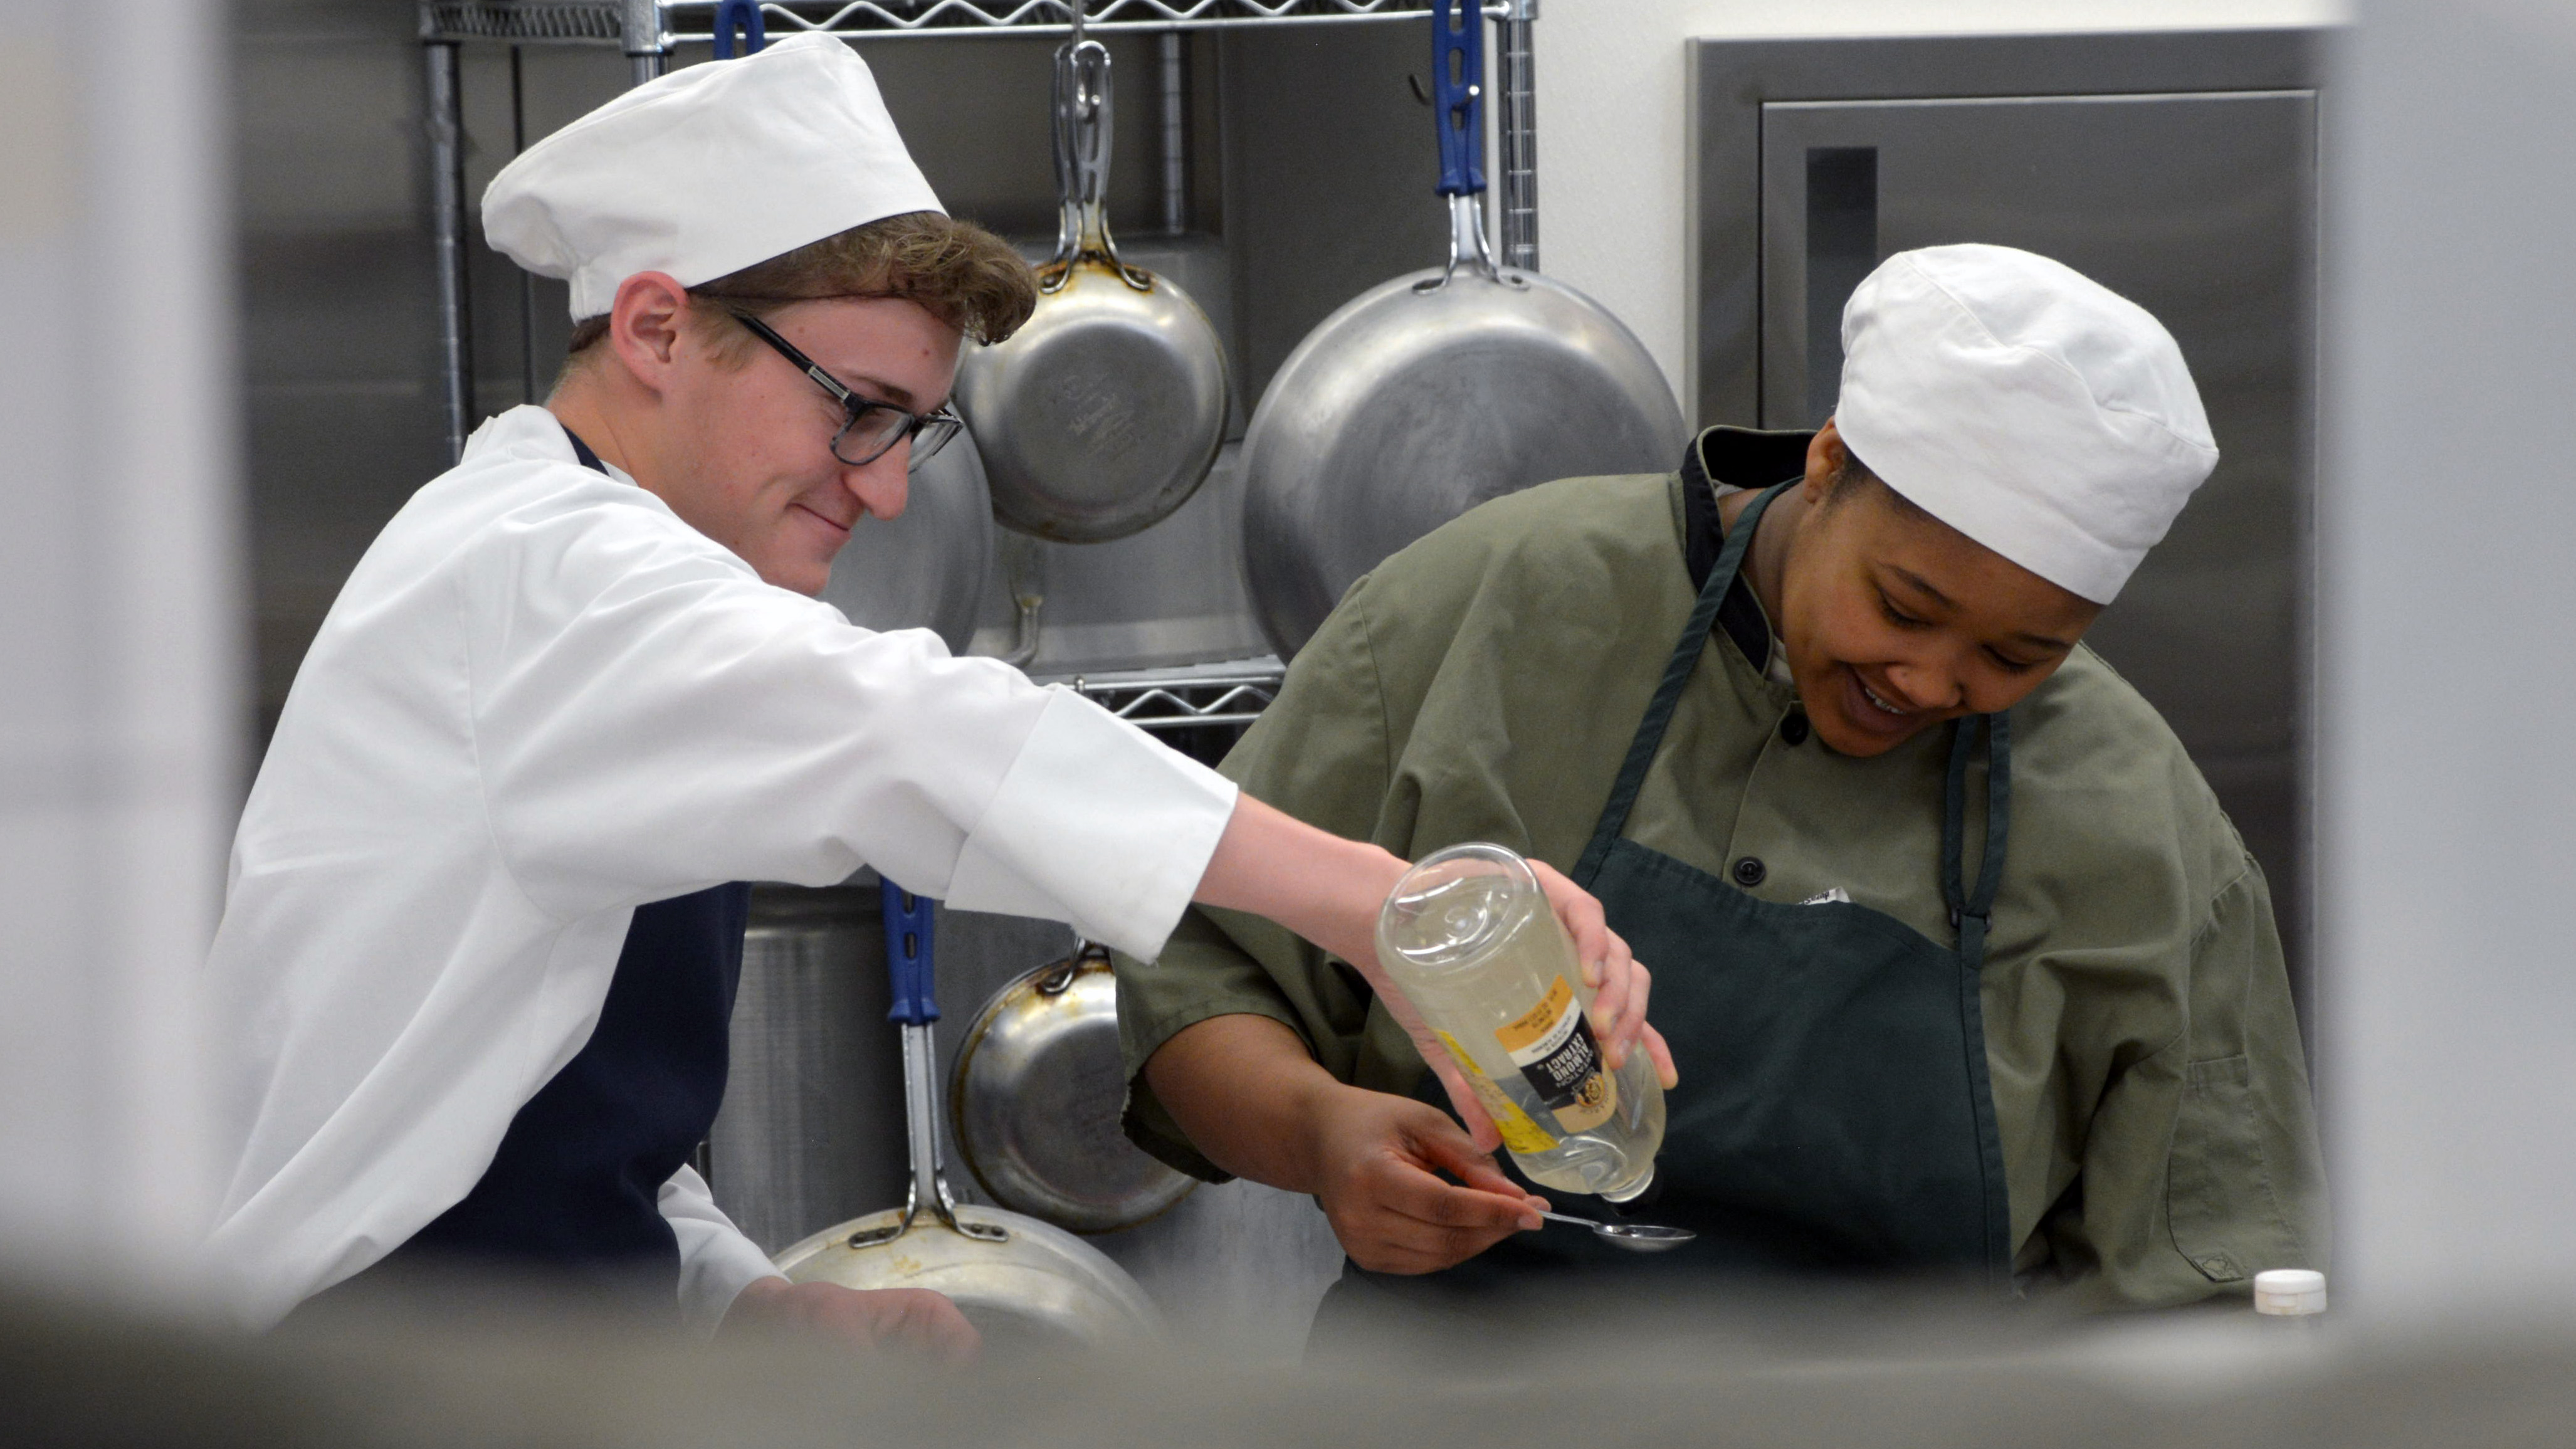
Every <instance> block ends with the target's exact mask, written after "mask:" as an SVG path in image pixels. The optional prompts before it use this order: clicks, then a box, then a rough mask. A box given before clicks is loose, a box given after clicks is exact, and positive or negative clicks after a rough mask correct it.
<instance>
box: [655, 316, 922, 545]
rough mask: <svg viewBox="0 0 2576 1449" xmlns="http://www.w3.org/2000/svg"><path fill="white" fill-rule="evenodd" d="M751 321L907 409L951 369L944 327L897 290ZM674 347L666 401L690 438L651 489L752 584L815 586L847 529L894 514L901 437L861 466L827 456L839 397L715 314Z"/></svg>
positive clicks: (904, 446)
mask: <svg viewBox="0 0 2576 1449" xmlns="http://www.w3.org/2000/svg"><path fill="white" fill-rule="evenodd" d="M720 305H721V304H717V303H711V302H693V303H692V309H693V310H697V309H705V308H712V307H717V306H720ZM762 320H763V321H765V322H767V323H768V324H769V325H770V326H771V327H772V328H774V329H775V330H776V331H777V332H778V333H779V335H781V336H783V337H785V338H786V339H787V340H788V341H789V342H790V343H791V344H793V345H794V346H795V347H796V348H797V350H798V351H801V352H803V353H804V354H805V355H806V356H807V357H810V358H812V359H813V360H814V362H815V363H816V365H818V366H820V367H821V368H822V369H823V370H824V371H826V372H828V373H830V374H832V375H833V376H834V377H836V378H838V379H839V380H840V381H841V384H842V385H843V386H844V387H847V388H849V389H850V390H851V391H852V392H855V393H857V394H858V395H859V396H861V397H863V398H866V399H869V400H871V401H875V402H888V403H893V404H895V405H896V406H898V407H901V408H903V409H904V410H905V411H907V412H914V413H926V412H929V411H930V410H931V409H933V408H936V407H938V406H939V405H940V404H941V403H943V402H945V401H947V398H948V390H949V387H950V385H951V384H952V383H953V382H955V380H956V377H957V350H958V342H959V338H958V332H957V329H956V328H954V327H951V326H949V325H947V324H946V323H943V322H941V321H940V320H939V319H938V318H936V317H933V316H932V315H931V314H930V313H929V312H928V311H926V310H924V309H923V308H922V307H921V306H920V305H918V304H917V303H913V302H909V301H905V300H903V299H901V298H892V297H833V298H825V299H822V300H818V301H810V302H797V303H794V304H792V305H790V306H787V307H782V308H780V309H779V310H777V311H775V312H772V313H769V314H767V315H766V316H765V317H764V318H763V319H762ZM677 351H678V354H679V355H678V357H676V358H675V362H677V364H678V365H677V366H675V367H674V369H673V371H672V376H671V379H670V385H669V391H668V393H667V397H668V401H669V403H670V405H671V408H672V410H673V416H672V422H673V423H674V424H675V425H676V426H677V427H678V428H679V429H680V430H681V431H682V432H683V433H684V434H685V435H686V436H687V437H688V438H690V439H691V440H692V441H691V445H690V446H689V447H687V448H686V449H685V450H684V451H680V450H675V451H678V452H679V455H678V456H671V457H670V459H669V461H670V464H671V465H672V466H666V467H665V468H664V469H662V470H660V471H661V476H659V477H657V478H655V479H654V480H653V484H652V486H653V491H654V492H655V493H656V494H658V495H659V496H660V497H661V498H662V501H664V502H665V503H668V504H670V505H671V509H672V511H673V512H675V513H678V514H679V515H680V517H681V518H682V519H683V520H684V521H686V522H687V523H688V524H689V526H690V527H692V528H695V529H697V530H698V531H699V532H700V533H703V534H705V535H706V536H707V537H709V538H712V539H714V540H715V541H716V542H718V543H720V544H723V545H724V546H725V547H726V548H728V549H731V550H732V551H733V552H734V553H735V554H736V555H738V556H739V557H741V558H742V560H743V561H744V562H746V563H748V564H750V565H751V566H752V567H753V568H754V569H756V570H758V571H759V574H760V576H761V578H763V579H765V580H767V581H768V582H770V583H772V584H776V585H777V586H779V587H780V588H784V589H793V590H795V591H796V592H798V593H800V594H818V593H821V592H822V590H823V585H824V583H825V581H826V580H828V579H829V578H830V577H831V571H832V557H833V555H835V554H837V553H839V552H840V551H841V545H843V544H845V543H847V542H849V539H850V531H851V529H853V528H855V527H859V526H862V522H861V521H862V520H863V519H865V518H868V517H876V518H892V517H895V516H896V515H897V514H900V513H902V512H903V506H904V498H905V493H906V470H907V469H908V468H909V466H910V464H911V459H912V445H911V443H910V441H909V440H906V441H905V442H901V443H897V444H896V445H895V446H894V447H892V448H890V449H888V450H887V451H886V452H885V453H884V454H883V455H882V456H880V457H878V458H877V459H875V460H874V461H873V462H870V463H868V464H866V465H864V466H861V467H856V468H854V467H851V466H850V465H848V464H846V463H843V462H842V461H841V460H840V459H838V458H836V457H834V456H833V454H832V436H833V434H834V433H836V432H838V431H839V430H840V427H841V422H842V410H841V405H840V404H839V403H838V402H836V401H835V400H834V399H833V398H832V396H831V394H829V393H827V392H825V391H824V390H823V389H822V387H821V386H820V385H818V384H817V383H816V382H815V381H814V380H813V379H812V378H810V377H807V376H806V375H805V374H804V373H802V372H800V371H798V370H797V369H796V367H795V365H794V364H792V363H790V362H788V361H787V359H786V358H785V357H783V356H781V355H780V354H779V353H778V352H777V351H776V350H775V349H773V348H770V347H768V346H765V345H763V344H762V343H761V341H760V340H759V339H758V338H756V337H754V336H753V335H752V334H751V332H750V331H749V330H748V329H746V328H745V327H743V325H742V324H741V323H740V322H738V321H735V320H733V319H732V318H731V317H730V316H727V315H724V314H722V313H721V312H717V313H714V314H712V315H705V316H699V317H695V318H693V319H692V325H690V326H688V327H685V328H683V329H681V333H680V338H679V341H678V346H677Z"/></svg>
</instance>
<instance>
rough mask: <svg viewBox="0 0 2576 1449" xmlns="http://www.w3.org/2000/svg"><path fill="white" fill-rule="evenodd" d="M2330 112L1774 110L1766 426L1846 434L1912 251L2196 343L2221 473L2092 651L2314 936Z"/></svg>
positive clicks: (1765, 241) (2100, 105) (2241, 102)
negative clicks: (2042, 276) (2306, 786)
mask: <svg viewBox="0 0 2576 1449" xmlns="http://www.w3.org/2000/svg"><path fill="white" fill-rule="evenodd" d="M2316 111H2317V102H2316V94H2315V92H2313V91H2308V90H2275V91H2237V92H2215V93H2210V92H2203V93H2191V94H2164V95H2104V96H2091V95H2084V96H2034V97H1990V98H1980V99H1968V100H1865V101H1787V102H1782V101H1774V102H1770V103H1767V104H1765V105H1764V106H1763V107H1762V121H1761V125H1762V172H1761V175H1762V191H1761V232H1762V253H1761V256H1762V261H1761V317H1762V325H1761V394H1760V395H1761V417H1762V421H1763V422H1764V423H1765V424H1766V425H1768V426H1771V427H1809V426H1813V425H1815V424H1817V423H1819V422H1822V421H1823V420H1824V418H1825V416H1826V415H1827V414H1829V413H1830V412H1831V411H1832V407H1833V400H1834V395H1835V391H1836V387H1837V383H1838V379H1839V377H1840V374H1841V367H1842V352H1841V345H1840V334H1839V330H1838V329H1839V320H1840V317H1841V312H1842V305H1843V302H1844V300H1845V299H1847V298H1848V297H1849V296H1850V294H1851V290H1852V288H1853V286H1854V285H1856V284H1857V283H1858V282H1859V281H1860V279H1861V278H1862V277H1863V276H1864V275H1866V274H1867V272H1868V271H1869V269H1870V268H1871V267H1872V266H1875V265H1876V264H1877V262H1878V261H1879V260H1880V259H1882V258H1884V257H1886V256H1888V255H1890V254H1892V253H1894V252H1899V251H1903V250H1906V249H1908V248H1911V247H1920V246H1932V245H1937V244H1940V243H1944V242H1961V241H1981V242H1996V243H2002V244H2004V245H2008V246H2017V247H2024V248H2027V249H2029V250H2031V251H2035V252H2040V253H2043V254H2045V255H2047V256H2051V257H2055V258H2057V259H2058V260H2060V261H2063V262H2065V263H2066V264H2067V265H2069V266H2072V267H2074V268H2076V269H2077V270H2079V271H2082V272H2084V273H2085V274H2087V275H2088V276H2091V277H2094V278H2096V279H2098V280H2099V281H2101V282H2102V283H2103V284H2105V285H2107V286H2109V287H2111V288H2112V289H2113V290H2115V291H2117V292H2120V293H2121V294H2123V295H2124V296H2127V297H2129V298H2131V299H2133V300H2135V301H2136V302H2138V303H2139V304H2140V305H2142V306H2144V307H2146V308H2147V309H2148V310H2149V311H2151V312H2153V313H2155V314H2156V316H2157V317H2159V318H2161V319H2162V320H2163V321H2164V323H2165V325H2166V326H2167V327H2168V328H2170V329H2171V330H2172V332H2173V334H2174V336H2175V338H2176V339H2177V340H2178V341H2179V342H2180V343H2181V344H2182V350H2183V354H2184V356H2185V357H2186V358H2187V359H2188V360H2189V362H2190V364H2191V369H2192V375H2193V376H2194V378H2195V379H2196V380H2197V381H2198V382H2199V384H2200V391H2201V397H2202V399H2203V401H2204V403H2205V404H2206V406H2207V407H2208V410H2209V420H2210V426H2211V429H2212V430H2213V432H2214V433H2215V434H2216V436H2217V440H2218V446H2219V452H2220V462H2219V465H2218V471H2217V472H2216V473H2215V474H2214V475H2212V477H2211V478H2210V480H2209V482H2208V483H2207V484H2206V485H2204V486H2203V488H2202V489H2201V491H2200V493H2199V494H2198V495H2197V496H2196V497H2194V498H2193V500H2192V502H2191V506H2190V507H2188V508H2186V509H2185V510H2184V511H2183V514H2182V517H2181V518H2180V519H2179V520H2178V521H2177V522H2176V523H2175V525H2174V528H2173V531H2172V533H2171V534H2170V535H2169V536H2168V537H2167V538H2166V540H2165V542H2164V544H2163V545H2162V546H2161V547H2159V548H2158V549H2157V550H2156V551H2155V552H2154V554H2153V555H2151V556H2150V557H2149V558H2148V560H2147V562H2146V564H2145V566H2144V567H2143V568H2141V569H2140V570H2139V572H2138V574H2137V576H2136V577H2135V578H2134V579H2132V580H2131V581H2130V583H2129V585H2128V587H2127V589H2126V590H2125V591H2124V592H2123V593H2122V594H2121V596H2120V598H2119V600H2118V602H2117V603H2115V604H2114V605H2113V606H2112V607H2111V608H2110V610H2109V611H2108V612H2106V613H2105V614H2104V615H2103V616H2102V620H2101V622H2100V623H2099V624H2097V625H2096V626H2095V627H2094V629H2093V631H2092V633H2091V635H2090V638H2089V642H2090V643H2092V644H2093V646H2094V647H2095V648H2096V649H2098V650H2100V651H2101V653H2102V655H2103V656H2104V657H2105V658H2107V659H2109V660H2110V661H2111V662H2112V663H2113V664H2114V665H2116V666H2117V667H2118V668H2119V670H2120V672H2121V673H2122V674H2123V675H2125V676H2127V678H2128V679H2129V680H2130V681H2131V682H2132V683H2134V684H2135V685H2137V687H2138V689H2139V691H2140V692H2141V693H2143V694H2145V695H2146V697H2147V698H2148V700H2150V701H2151V702H2153V703H2154V704H2155V706H2156V707H2157V708H2158V709H2159V710H2161V711H2162V712H2163V713H2164V716H2165V718H2166V719H2167V720H2168V721H2169V722H2170V723H2171V724H2172V725H2173V727H2174V730H2175V732H2176V733H2177V734H2179V735H2180V736H2181V737H2182V741H2183V743H2184V745H2185V746H2186V747H2188V748H2189V749H2190V751H2191V754H2192V758H2193V759H2194V760H2195V761H2196V762H2198V763H2199V765H2200V767H2201V770H2202V772H2203V773H2204V774H2206V775H2207V776H2208V777H2209V781H2210V783H2211V785H2212V786H2213V787H2215V788H2216V790H2217V791H2218V795H2219V798H2220V800H2221V801H2222V802H2224V803H2225V805H2226V807H2227V811H2228V814H2229V815H2230V816H2231V817H2232V818H2233V819H2234V820H2235V822H2236V824H2237V828H2238V829H2239V830H2240V831H2241V832H2243V834H2244V836H2245V838H2246V841H2247V843H2248V845H2250V846H2251V847H2252V849H2253V851H2254V854H2255V856H2256V858H2257V859H2258V860H2260V861H2261V862H2262V863H2263V866H2264V870H2265V873H2266V874H2267V875H2268V876H2269V877H2270V879H2271V881H2272V884H2273V888H2274V891H2275V893H2276V895H2278V896H2279V897H2281V900H2280V905H2281V910H2280V916H2281V918H2282V920H2283V923H2284V925H2285V926H2286V927H2290V928H2291V929H2292V930H2295V927H2296V924H2297V922H2298V921H2299V920H2300V919H2301V917H2302V914H2303V913H2302V910H2301V902H2300V901H2299V900H2298V890H2299V885H2300V882H2301V880H2302V877H2303V866H2304V861H2303V860H2302V859H2301V842H2300V831H2299V808H2298V794H2299V763H2298V762H2299V712H2300V691H2301V679H2302V670H2301V667H2300V650H2299V628H2300V623H2299V619H2300V603H2299V591H2300V588H2301V578H2302V564H2301V559H2302V556H2303V552H2304V550H2303V547H2302V542H2301V538H2302V530H2303V528H2304V520H2305V518H2306V516H2307V499H2308V496H2309V492H2310V488H2311V476H2310V475H2311V469H2312V464H2311V461H2310V457H2311V450H2310V433H2311V427H2310V416H2311V405H2310V401H2309V398H2310V390H2311V377H2312V372H2313V361H2312V358H2313V352H2314V300H2313V299H2314V297H2315V295H2316V264H2315V246H2314V237H2315V231H2316V195H2317V176H2316V166H2317V159H2316V129H2317V115H2316ZM1703 421H1719V420H1718V419H1703Z"/></svg>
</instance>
